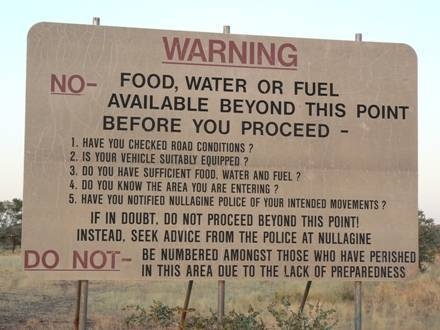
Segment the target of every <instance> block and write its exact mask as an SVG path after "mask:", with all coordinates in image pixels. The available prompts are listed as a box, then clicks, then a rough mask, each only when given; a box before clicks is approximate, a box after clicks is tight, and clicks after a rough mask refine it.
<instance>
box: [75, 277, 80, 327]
mask: <svg viewBox="0 0 440 330" xmlns="http://www.w3.org/2000/svg"><path fill="white" fill-rule="evenodd" d="M80 310H81V281H78V283H77V285H76V307H75V319H74V321H73V329H74V330H79V314H80Z"/></svg>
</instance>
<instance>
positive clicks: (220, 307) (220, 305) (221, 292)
mask: <svg viewBox="0 0 440 330" xmlns="http://www.w3.org/2000/svg"><path fill="white" fill-rule="evenodd" d="M223 33H224V34H230V33H231V27H230V26H229V25H223ZM224 316H225V281H224V280H219V281H218V299H217V317H218V321H219V323H221V322H222V321H223V317H224Z"/></svg>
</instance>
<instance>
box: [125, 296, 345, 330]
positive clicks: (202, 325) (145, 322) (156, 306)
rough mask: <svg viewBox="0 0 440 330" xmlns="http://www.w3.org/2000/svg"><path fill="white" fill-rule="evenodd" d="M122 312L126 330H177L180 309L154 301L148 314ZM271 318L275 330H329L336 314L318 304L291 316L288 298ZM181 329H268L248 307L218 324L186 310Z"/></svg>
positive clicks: (275, 307) (134, 308)
mask: <svg viewBox="0 0 440 330" xmlns="http://www.w3.org/2000/svg"><path fill="white" fill-rule="evenodd" d="M123 310H124V312H126V313H128V315H127V316H126V318H125V323H126V325H127V326H128V327H129V328H140V327H141V328H146V329H175V328H177V326H178V324H179V321H180V315H181V312H182V309H181V308H179V307H169V306H166V305H164V304H163V303H161V302H158V301H154V302H153V305H152V306H150V308H149V310H148V312H147V311H146V310H145V308H144V307H142V306H139V305H136V306H133V305H130V306H126V307H125V308H124V309H123ZM268 310H269V312H270V313H271V314H272V316H273V317H274V318H275V320H276V323H277V326H278V327H279V329H282V330H329V329H332V327H333V326H334V325H335V324H336V322H337V321H336V318H335V315H334V314H335V313H336V311H335V310H333V309H331V310H324V309H322V307H321V305H320V304H319V303H318V304H316V305H315V306H313V305H308V307H307V312H306V313H295V312H294V311H292V310H291V306H290V302H289V300H288V298H283V299H282V301H281V303H279V304H275V303H274V304H272V305H270V306H269V307H268ZM188 312H189V313H188V315H187V318H186V322H185V329H195V330H204V329H209V330H266V329H268V328H267V327H266V325H265V324H264V322H263V321H262V320H261V318H260V313H259V312H256V311H254V309H253V308H252V307H249V310H248V311H247V313H238V312H236V311H231V312H229V313H228V314H226V315H225V316H224V317H223V319H222V321H221V322H220V320H219V319H218V317H217V315H216V314H215V313H214V312H212V311H211V312H210V315H208V316H203V315H200V314H199V313H198V312H197V311H195V310H194V309H190V310H188Z"/></svg>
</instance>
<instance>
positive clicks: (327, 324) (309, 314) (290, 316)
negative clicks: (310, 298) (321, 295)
mask: <svg viewBox="0 0 440 330" xmlns="http://www.w3.org/2000/svg"><path fill="white" fill-rule="evenodd" d="M268 310H269V312H270V313H271V314H272V316H273V317H274V318H275V320H276V322H277V325H278V327H279V329H281V330H330V329H332V328H333V327H334V326H335V325H336V323H337V319H336V315H335V314H336V311H335V310H334V309H330V310H324V309H322V307H321V305H320V304H319V303H317V304H316V305H315V306H313V305H312V304H308V306H307V308H306V312H303V313H300V312H295V311H293V310H292V308H291V304H290V302H289V300H288V299H283V300H282V301H281V303H280V304H276V303H273V304H272V305H270V306H269V307H268Z"/></svg>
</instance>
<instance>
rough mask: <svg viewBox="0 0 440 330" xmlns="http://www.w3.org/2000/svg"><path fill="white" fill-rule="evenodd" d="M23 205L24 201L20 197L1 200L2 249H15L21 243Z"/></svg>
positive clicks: (0, 247)
mask: <svg viewBox="0 0 440 330" xmlns="http://www.w3.org/2000/svg"><path fill="white" fill-rule="evenodd" d="M22 207H23V201H22V200H21V199H18V198H14V199H13V200H12V201H3V202H0V250H2V249H3V250H6V249H11V250H12V251H14V250H15V248H16V247H17V246H19V245H21V220H22Z"/></svg>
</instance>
